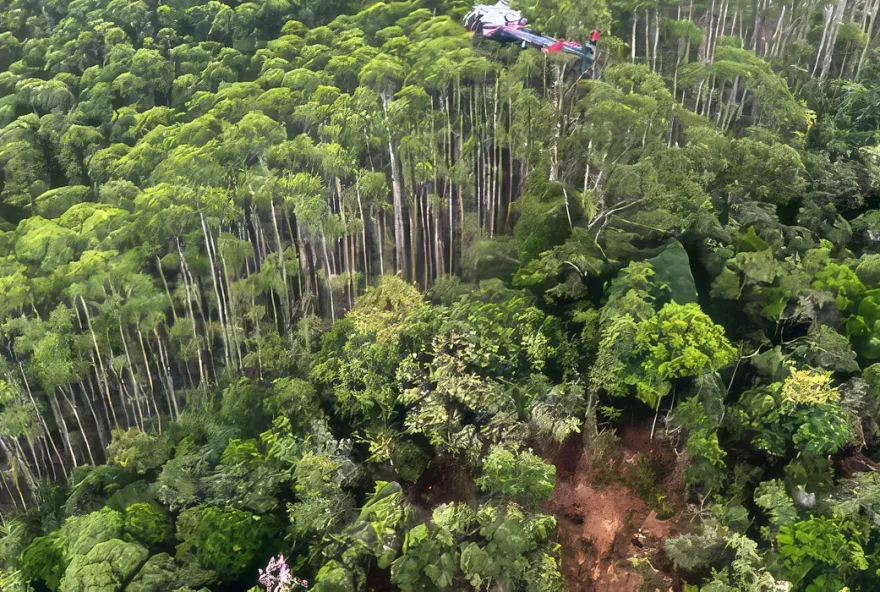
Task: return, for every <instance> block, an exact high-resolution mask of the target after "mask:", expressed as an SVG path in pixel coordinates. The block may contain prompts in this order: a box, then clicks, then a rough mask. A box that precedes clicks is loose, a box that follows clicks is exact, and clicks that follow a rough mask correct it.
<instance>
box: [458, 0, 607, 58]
mask: <svg viewBox="0 0 880 592" xmlns="http://www.w3.org/2000/svg"><path fill="white" fill-rule="evenodd" d="M462 24H463V25H464V26H465V28H466V29H467V30H469V31H471V32H472V33H473V34H474V42H475V43H478V42H480V41H482V40H483V39H489V40H490V41H496V42H498V43H516V44H517V45H519V46H520V48H522V49H526V48H527V47H529V46H532V47H537V48H539V49H540V50H541V51H543V52H544V53H546V54H550V53H557V52H560V51H561V52H564V53H569V54H573V55H576V56H578V57H580V58H581V72H582V73H586V72H587V70H589V69H590V67H591V66H592V65H593V62H594V61H595V60H596V44H597V43H598V42H599V30H598V29H595V30H593V33H592V34H591V35H590V40H589V41H588V42H587V43H583V44H582V43H578V42H576V41H566V40H565V39H554V38H553V37H548V36H546V35H541V34H540V33H538V32H535V31H532V30H531V29H529V28H527V25H528V20H527V19H525V18H524V17H523V15H522V13H521V12H520V11H518V10H513V9H512V8H510V4H509V0H499V1H498V2H497V3H495V4H494V5H489V4H476V5H475V6H474V7H473V8H472V9H471V10H470V12H468V13H467V14H466V15H465V16H464V18H463V19H462Z"/></svg>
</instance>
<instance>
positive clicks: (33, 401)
mask: <svg viewBox="0 0 880 592" xmlns="http://www.w3.org/2000/svg"><path fill="white" fill-rule="evenodd" d="M18 370H19V372H21V378H22V380H23V381H24V388H25V390H26V391H27V394H28V397H29V398H30V400H31V405H33V406H34V412H35V413H36V414H37V417H38V418H39V420H40V425H41V426H43V433H45V434H46V439H47V440H49V444H50V445H51V446H52V450H53V451H54V452H55V457H56V458H57V459H58V464H59V465H61V472H62V473H64V478H65V479H67V478H68V477H69V476H68V474H67V468H66V467H65V466H64V457H62V456H61V452H59V451H58V446H56V445H55V439H54V438H53V437H52V432H50V431H49V426H48V424H46V419H45V418H44V417H43V414H42V412H41V411H40V408H39V407H38V406H37V401H36V399H34V394H33V392H31V387H30V384H28V379H27V376H26V375H25V373H24V367H23V366H22V365H21V362H19V363H18ZM52 466H53V471H54V464H53V465H52Z"/></svg>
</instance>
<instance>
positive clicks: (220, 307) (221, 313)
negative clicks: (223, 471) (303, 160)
mask: <svg viewBox="0 0 880 592" xmlns="http://www.w3.org/2000/svg"><path fill="white" fill-rule="evenodd" d="M199 217H200V218H201V221H202V232H203V233H204V235H205V252H206V253H207V254H208V267H210V268H211V284H212V285H213V287H214V298H215V299H216V300H217V320H219V321H220V335H221V337H222V338H223V358H224V359H225V360H226V364H227V365H230V366H231V365H232V356H231V354H230V353H229V331H228V329H227V325H226V313H225V310H226V306H225V304H224V302H223V299H222V298H220V288H219V287H218V285H217V267H216V266H215V264H214V255H213V254H212V253H211V239H210V238H209V236H208V225H207V224H205V215H204V214H202V213H199ZM272 221H273V222H274V221H275V208H274V206H273V208H272ZM275 232H276V233H277V232H278V227H277V226H276V227H275ZM280 242H281V241H280V239H279V248H280ZM278 257H279V259H280V258H281V254H280V252H279V255H278ZM282 268H283V264H282ZM282 272H283V269H282ZM285 279H286V278H285ZM284 286H285V288H286V287H287V282H285V283H284ZM160 431H161V430H160Z"/></svg>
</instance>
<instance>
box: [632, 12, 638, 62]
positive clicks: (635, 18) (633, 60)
mask: <svg viewBox="0 0 880 592" xmlns="http://www.w3.org/2000/svg"><path fill="white" fill-rule="evenodd" d="M638 24H639V16H638V9H636V10H633V27H632V44H631V46H630V57H631V59H632V63H633V64H635V63H636V28H637V27H638Z"/></svg>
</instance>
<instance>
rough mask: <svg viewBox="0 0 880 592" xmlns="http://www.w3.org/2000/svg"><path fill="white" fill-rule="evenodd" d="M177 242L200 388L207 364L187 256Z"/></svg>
mask: <svg viewBox="0 0 880 592" xmlns="http://www.w3.org/2000/svg"><path fill="white" fill-rule="evenodd" d="M176 240H177V252H178V254H180V271H181V272H182V275H183V285H184V287H185V289H186V307H187V308H188V309H189V318H190V320H191V321H192V330H193V340H195V344H196V355H197V356H198V360H199V386H202V385H204V384H205V382H206V381H205V364H204V362H203V361H202V346H201V344H200V343H199V341H200V339H199V330H198V327H197V326H196V314H195V311H194V310H193V305H192V301H193V299H194V298H195V295H194V294H193V291H192V286H190V284H189V280H188V276H189V272H188V270H187V264H186V256H185V255H184V254H183V248H181V246H180V239H179V238H178V239H176Z"/></svg>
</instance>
